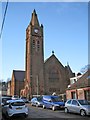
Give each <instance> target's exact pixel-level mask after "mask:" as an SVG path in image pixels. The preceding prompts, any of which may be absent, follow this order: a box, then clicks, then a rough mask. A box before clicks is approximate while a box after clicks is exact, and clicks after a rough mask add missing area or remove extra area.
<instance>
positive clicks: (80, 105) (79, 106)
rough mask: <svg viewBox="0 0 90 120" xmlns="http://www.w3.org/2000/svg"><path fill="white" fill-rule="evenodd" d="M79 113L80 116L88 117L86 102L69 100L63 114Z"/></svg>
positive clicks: (88, 104) (89, 111) (89, 107)
mask: <svg viewBox="0 0 90 120" xmlns="http://www.w3.org/2000/svg"><path fill="white" fill-rule="evenodd" d="M68 112H73V113H79V114H80V115H81V116H85V115H90V103H89V102H88V101H87V100H78V99H70V100H67V101H66V103H65V113H68Z"/></svg>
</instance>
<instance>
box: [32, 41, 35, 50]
mask: <svg viewBox="0 0 90 120" xmlns="http://www.w3.org/2000/svg"><path fill="white" fill-rule="evenodd" d="M32 47H33V48H35V40H33V45H32Z"/></svg>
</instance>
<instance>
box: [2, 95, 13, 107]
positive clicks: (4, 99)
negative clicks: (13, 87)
mask: <svg viewBox="0 0 90 120" xmlns="http://www.w3.org/2000/svg"><path fill="white" fill-rule="evenodd" d="M8 100H12V96H2V97H1V105H2V106H3V105H4V104H5V103H6V102H7V101H8Z"/></svg>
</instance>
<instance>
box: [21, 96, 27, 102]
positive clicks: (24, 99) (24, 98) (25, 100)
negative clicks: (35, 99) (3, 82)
mask: <svg viewBox="0 0 90 120" xmlns="http://www.w3.org/2000/svg"><path fill="white" fill-rule="evenodd" d="M20 99H22V100H23V101H24V102H25V103H29V101H28V99H27V98H26V97H20Z"/></svg>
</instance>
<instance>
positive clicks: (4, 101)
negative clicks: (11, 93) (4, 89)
mask: <svg viewBox="0 0 90 120" xmlns="http://www.w3.org/2000/svg"><path fill="white" fill-rule="evenodd" d="M8 100H12V99H11V98H2V103H6V101H8Z"/></svg>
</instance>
